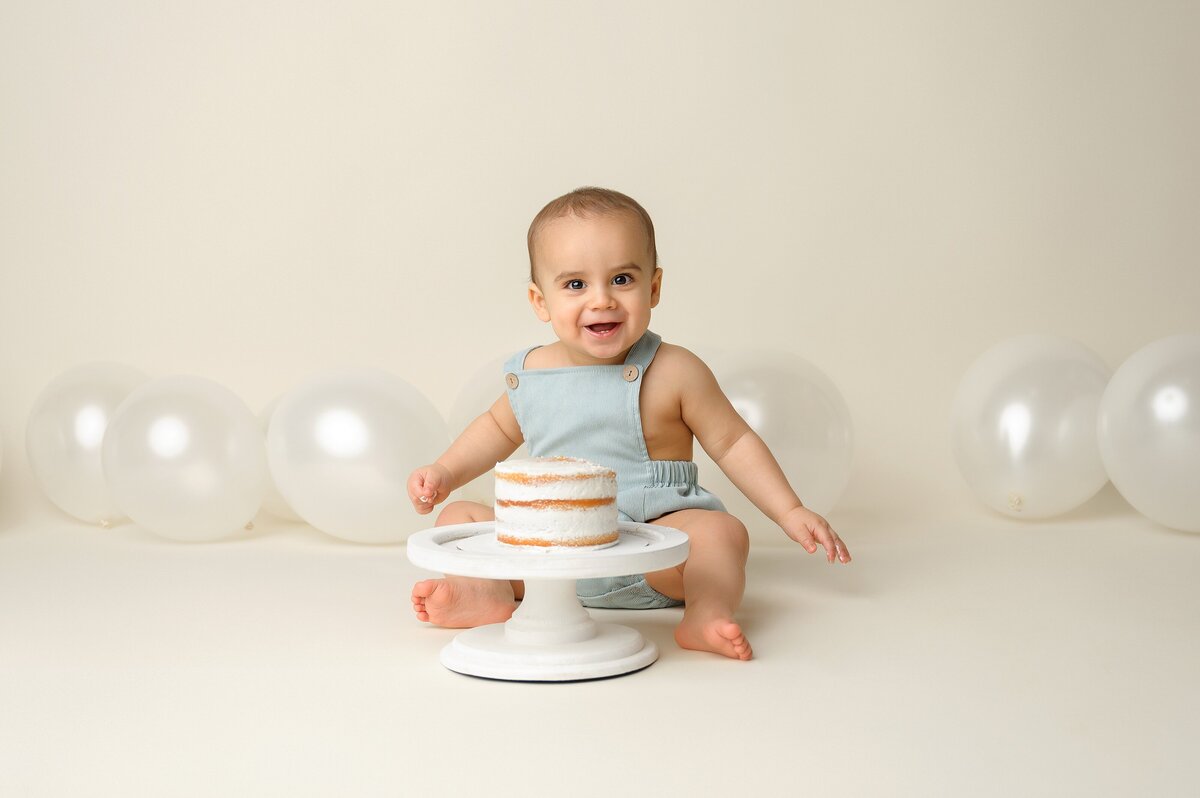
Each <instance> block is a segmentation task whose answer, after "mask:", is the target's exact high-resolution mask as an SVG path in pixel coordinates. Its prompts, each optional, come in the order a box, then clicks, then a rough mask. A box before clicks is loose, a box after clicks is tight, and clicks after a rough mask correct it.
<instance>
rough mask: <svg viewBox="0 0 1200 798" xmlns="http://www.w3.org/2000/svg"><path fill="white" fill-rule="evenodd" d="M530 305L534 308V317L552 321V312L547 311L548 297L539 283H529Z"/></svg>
mask: <svg viewBox="0 0 1200 798" xmlns="http://www.w3.org/2000/svg"><path fill="white" fill-rule="evenodd" d="M529 305H530V306H531V307H532V308H533V312H534V315H536V316H537V317H538V318H539V319H541V320H542V321H550V312H549V311H548V310H546V295H545V294H543V293H542V289H541V288H539V287H538V284H537V283H534V282H530V283H529Z"/></svg>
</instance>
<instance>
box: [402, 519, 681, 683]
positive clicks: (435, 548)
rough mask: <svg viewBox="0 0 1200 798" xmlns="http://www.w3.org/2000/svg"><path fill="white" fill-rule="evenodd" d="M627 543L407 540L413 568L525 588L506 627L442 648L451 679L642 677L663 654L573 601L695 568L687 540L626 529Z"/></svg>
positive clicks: (477, 533)
mask: <svg viewBox="0 0 1200 798" xmlns="http://www.w3.org/2000/svg"><path fill="white" fill-rule="evenodd" d="M619 529H620V533H621V536H620V539H619V540H618V541H617V543H616V544H615V545H612V546H609V547H608V548H602V549H594V550H589V551H578V550H565V551H564V550H562V549H552V550H546V549H542V548H537V547H532V546H530V547H516V546H507V545H505V544H503V543H498V542H497V541H496V535H495V524H494V522H492V521H481V522H478V523H472V524H455V525H453V526H440V527H435V528H433V529H427V530H425V531H424V532H418V533H416V534H414V535H413V536H412V537H410V538H409V539H408V559H410V560H412V562H413V564H415V565H417V566H420V567H421V568H428V569H429V570H431V571H439V572H441V573H444V574H456V575H459V576H475V577H483V578H485V579H521V580H524V582H525V598H524V599H523V600H522V601H521V604H520V606H519V607H518V608H517V611H516V612H515V613H513V616H512V618H510V619H509V620H508V621H506V622H505V623H494V624H491V625H489V626H479V627H476V628H474V629H468V630H467V631H465V632H461V633H459V634H458V636H456V637H455V638H454V640H452V641H451V642H450V644H449V645H447V646H446V647H445V648H443V649H442V654H441V661H442V664H443V665H445V666H446V667H447V668H449V669H450V670H452V671H456V672H458V673H465V674H468V675H470V676H484V677H487V678H489V679H506V680H510V681H533V682H561V681H573V680H576V679H599V678H603V677H605V676H617V675H619V674H622V673H630V672H632V671H636V670H641V669H642V668H645V667H646V666H648V665H650V664H651V663H653V662H654V661H655V660H656V659H658V646H656V645H654V643H653V642H651V641H649V640H646V639H644V638H643V637H642V636H641V634H639V633H638V631H637V630H636V629H631V628H629V627H628V626H619V625H617V624H614V623H597V622H596V621H594V620H592V616H591V615H589V614H588V611H587V610H586V609H584V607H583V605H582V604H581V603H580V602H579V599H578V598H577V597H576V595H575V581H576V580H577V579H587V578H591V577H598V576H622V575H624V574H640V573H646V572H648V571H658V570H662V569H664V568H670V567H671V566H673V565H678V564H679V563H681V562H683V561H684V560H686V559H687V555H688V539H687V535H685V534H684V533H683V532H680V531H679V530H678V529H670V528H668V527H664V526H655V525H653V524H636V523H621V524H620V525H619Z"/></svg>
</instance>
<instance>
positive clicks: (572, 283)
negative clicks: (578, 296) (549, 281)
mask: <svg viewBox="0 0 1200 798" xmlns="http://www.w3.org/2000/svg"><path fill="white" fill-rule="evenodd" d="M567 288H570V289H571V290H572V291H582V290H583V280H568V281H567Z"/></svg>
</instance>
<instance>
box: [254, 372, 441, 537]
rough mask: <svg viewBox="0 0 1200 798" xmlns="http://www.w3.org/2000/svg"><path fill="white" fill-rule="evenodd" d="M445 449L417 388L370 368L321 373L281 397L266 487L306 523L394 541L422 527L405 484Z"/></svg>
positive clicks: (435, 416)
mask: <svg viewBox="0 0 1200 798" xmlns="http://www.w3.org/2000/svg"><path fill="white" fill-rule="evenodd" d="M449 443H450V436H449V435H448V434H447V432H446V422H445V421H444V420H443V419H442V417H441V415H440V414H439V413H438V411H437V408H435V407H434V406H433V404H431V403H430V401H429V400H428V399H426V398H425V397H424V396H423V395H422V394H421V393H420V392H419V391H418V390H417V389H416V388H414V387H413V386H411V385H409V384H408V383H407V382H405V381H404V380H402V379H400V378H399V377H397V376H394V375H392V374H389V373H387V372H384V371H379V370H375V369H349V370H340V371H334V372H331V373H328V374H323V375H320V376H317V377H314V378H313V379H310V380H308V381H307V382H305V383H303V384H301V385H299V386H297V387H296V388H294V389H292V390H291V391H289V392H288V393H286V394H284V396H283V398H282V399H281V400H280V401H279V405H278V406H277V407H276V408H275V413H274V415H273V416H272V418H271V426H270V429H269V431H268V432H267V458H268V462H269V463H270V468H271V474H272V475H273V476H274V478H275V484H276V486H278V488H279V492H280V493H282V494H283V497H284V499H286V500H287V503H288V504H289V505H291V507H292V509H293V510H295V511H296V512H297V513H299V515H300V517H301V518H303V519H304V520H305V521H307V522H308V523H310V524H311V525H313V526H314V527H316V528H317V529H320V530H321V531H322V532H326V533H328V534H330V535H333V536H334V537H338V538H342V539H343V540H350V541H354V542H357V543H394V542H398V541H401V540H404V539H405V538H406V537H407V536H408V534H409V533H411V532H414V531H417V530H419V529H424V528H425V527H427V526H430V523H431V521H430V519H428V518H427V517H425V516H421V515H418V514H417V513H416V512H414V511H413V507H412V502H410V501H409V499H408V477H409V475H410V474H411V473H412V471H413V469H415V468H417V467H418V466H421V465H424V464H426V463H431V462H433V461H434V460H435V459H437V457H438V455H440V454H441V453H442V452H443V451H445V449H446V447H447V446H448V445H449Z"/></svg>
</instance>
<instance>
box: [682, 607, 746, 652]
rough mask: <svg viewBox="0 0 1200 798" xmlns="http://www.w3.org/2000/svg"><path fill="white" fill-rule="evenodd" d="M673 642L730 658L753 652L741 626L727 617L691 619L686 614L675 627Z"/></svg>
mask: <svg viewBox="0 0 1200 798" xmlns="http://www.w3.org/2000/svg"><path fill="white" fill-rule="evenodd" d="M675 642H676V643H678V644H679V645H680V646H681V647H683V648H690V649H693V650H695V651H712V652H713V653H715V654H722V655H724V656H726V657H729V658H731V659H750V658H751V657H752V656H754V652H753V651H752V650H751V649H750V641H748V640H747V639H746V636H745V635H744V634H742V627H740V626H738V625H737V623H735V622H734V621H732V620H730V619H729V618H710V619H705V620H692V619H689V618H688V617H687V616H686V615H685V616H684V618H683V623H681V624H679V626H677V627H676V628H675Z"/></svg>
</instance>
